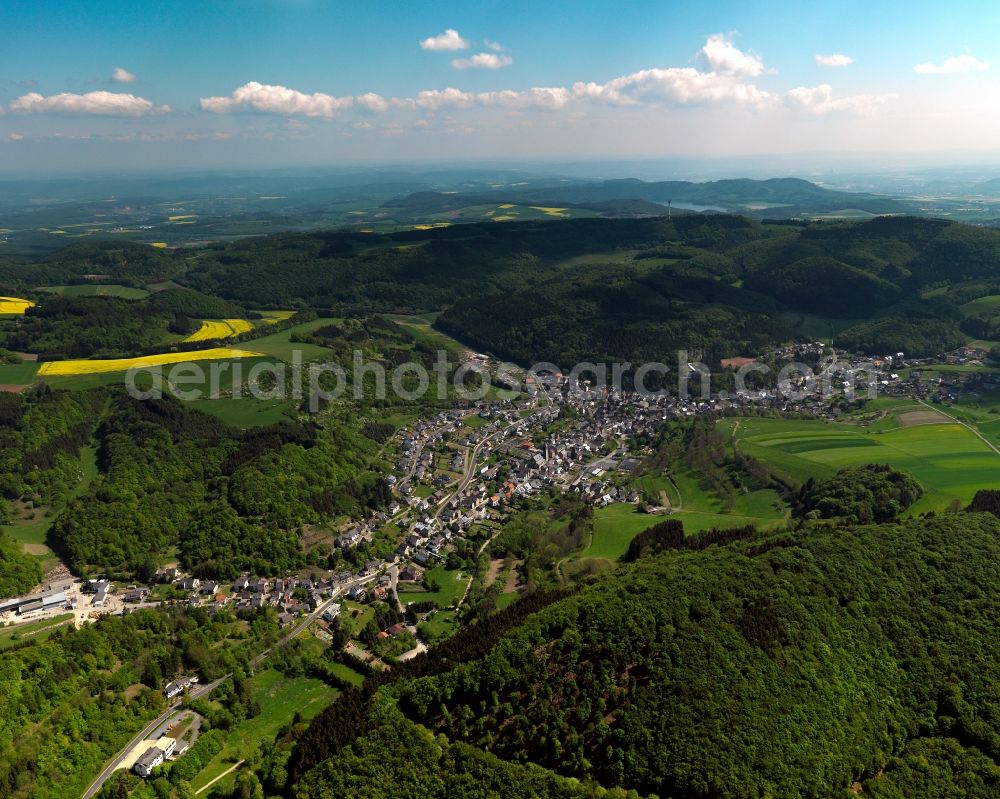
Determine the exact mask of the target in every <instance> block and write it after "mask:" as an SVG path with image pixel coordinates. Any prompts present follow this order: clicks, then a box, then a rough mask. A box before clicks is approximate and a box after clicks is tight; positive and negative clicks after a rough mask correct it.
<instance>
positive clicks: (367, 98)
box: [354, 92, 389, 114]
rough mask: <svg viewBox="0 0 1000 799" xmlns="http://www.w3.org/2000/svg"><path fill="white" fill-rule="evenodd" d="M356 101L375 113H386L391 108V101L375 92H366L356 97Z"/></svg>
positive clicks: (366, 109)
mask: <svg viewBox="0 0 1000 799" xmlns="http://www.w3.org/2000/svg"><path fill="white" fill-rule="evenodd" d="M354 102H355V104H356V105H358V106H360V107H361V108H363V109H364V110H365V111H371V112H372V113H375V114H381V113H384V112H385V111H387V110H388V109H389V101H388V100H386V99H385V98H384V97H383V96H382V95H381V94H375V92H367V93H366V94H362V95H360V96H358V97H355V98H354Z"/></svg>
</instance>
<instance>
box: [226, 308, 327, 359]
mask: <svg viewBox="0 0 1000 799" xmlns="http://www.w3.org/2000/svg"><path fill="white" fill-rule="evenodd" d="M335 321H337V320H335V319H313V320H312V321H311V322H303V323H302V324H300V325H294V326H292V327H289V328H287V329H285V330H279V331H278V332H277V333H272V334H271V335H269V336H262V337H261V338H255V339H253V340H252V341H248V342H246V344H245V346H246V348H247V349H251V350H254V351H255V352H263V353H264V354H265V355H272V356H274V357H276V358H281V360H283V361H287V362H289V363H290V362H291V360H292V353H293V352H296V351H297V352H299V353H300V354H301V357H302V362H303V363H306V362H308V361H314V360H316V359H317V358H328V357H329V356H330V350H328V349H327V348H326V347H320V346H318V345H316V344H303V343H301V342H293V341H292V340H291V337H292V335H293V334H296V333H297V334H298V335H300V336H301V335H305V334H307V333H312V332H313V331H314V330H318V329H319V328H321V327H325V326H326V325H329V324H331V323H332V322H335Z"/></svg>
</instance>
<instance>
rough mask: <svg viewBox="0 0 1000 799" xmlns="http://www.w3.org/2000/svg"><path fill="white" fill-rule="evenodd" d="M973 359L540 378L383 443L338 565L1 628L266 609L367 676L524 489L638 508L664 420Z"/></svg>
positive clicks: (167, 584)
mask: <svg viewBox="0 0 1000 799" xmlns="http://www.w3.org/2000/svg"><path fill="white" fill-rule="evenodd" d="M830 355H831V352H830V350H829V348H828V347H824V346H823V345H821V344H797V345H794V346H789V347H783V348H780V349H777V350H774V351H773V352H770V353H768V359H769V360H770V361H771V362H772V363H774V362H779V363H784V362H790V361H793V360H794V361H813V362H820V363H822V362H823V360H824V359H828V362H829V356H830ZM481 357H482V356H481ZM985 357H986V353H985V352H980V351H978V350H976V349H975V348H971V347H970V348H963V349H961V350H959V351H956V352H954V353H949V354H947V355H946V356H944V358H943V359H940V358H939V359H923V360H917V359H908V358H906V357H905V355H904V353H893V354H889V355H884V356H880V357H876V358H872V357H868V356H864V355H862V354H857V355H852V356H849V357H846V358H845V356H844V355H843V353H841V354H840V357H839V358H838V359H833V365H832V366H828V367H827V368H826V369H825V370H824V371H822V372H820V373H819V376H818V378H816V377H812V376H807V375H804V374H793V376H792V377H790V378H789V380H788V382H787V384H786V385H783V386H781V387H780V388H779V387H777V386H775V387H759V388H755V389H752V390H751V389H745V390H742V391H735V392H726V391H717V392H714V393H711V394H706V395H702V396H700V397H698V398H683V397H677V396H669V395H666V394H664V395H662V396H659V395H657V396H653V395H648V394H642V393H638V392H628V391H621V390H615V389H609V388H607V387H603V386H602V387H598V386H593V385H590V384H589V383H587V382H586V381H576V382H573V381H571V380H570V379H569V378H568V377H567V376H565V375H562V374H559V373H543V374H540V375H536V376H534V379H533V380H532V379H531V378H529V379H528V380H526V387H525V388H526V390H525V392H524V393H523V394H521V395H519V396H518V397H517V398H515V399H503V400H501V399H497V400H492V401H488V400H483V401H479V402H474V403H464V404H463V405H464V406H463V407H455V408H453V409H451V410H446V411H440V412H438V413H436V414H434V415H433V416H430V417H427V418H423V419H420V420H418V421H416V422H414V423H413V424H411V425H408V426H406V427H403V428H402V429H400V430H398V431H397V433H396V435H395V436H394V438H393V439H392V441H391V442H390V443H391V448H392V452H394V453H395V456H394V457H395V463H394V468H393V471H392V472H391V473H389V474H386V475H384V478H383V479H384V480H385V483H386V484H387V485H388V486H389V488H390V490H391V494H392V501H391V502H390V503H389V505H388V506H387V507H386V508H384V509H383V510H380V511H378V512H375V513H372V514H371V515H370V516H369V517H368V518H365V519H356V520H353V521H352V522H350V523H348V524H345V525H343V527H342V528H341V529H339V530H337V531H335V532H334V533H333V534H332V536H331V540H330V543H331V546H332V549H333V550H335V551H336V552H338V553H340V557H338V559H337V564H336V566H335V568H328V569H322V568H312V569H308V570H304V571H302V572H299V573H296V574H291V575H286V576H282V577H273V576H271V577H268V576H260V575H254V574H249V573H247V574H243V575H241V576H239V577H238V578H237V579H235V580H219V579H211V578H199V577H195V576H192V575H190V574H187V573H185V572H183V571H182V570H181V569H180V568H179V567H178V566H176V565H174V566H167V567H164V568H162V569H160V570H159V571H158V572H157V573H156V575H155V576H154V578H153V580H152V581H150V582H149V583H148V584H142V583H135V582H133V583H127V584H120V583H117V582H114V581H112V580H110V579H90V580H80V579H72V578H69V577H67V579H64V580H60V581H57V582H52V583H49V584H47V585H46V586H45V587H44V588H43V590H40V591H36V592H35V593H32V594H30V595H27V596H23V597H15V598H12V599H8V600H4V601H3V602H2V603H0V623H2V624H3V625H8V624H10V625H16V624H20V623H25V622H31V621H38V620H42V619H47V618H48V619H55V618H62V615H61V614H66V613H70V614H72V618H71V621H72V623H73V624H75V625H77V626H79V625H81V624H84V623H86V622H88V621H92V620H94V619H95V618H99V617H100V616H102V615H107V614H123V613H129V612H132V611H134V610H136V609H139V608H149V607H156V606H158V605H161V604H163V603H182V604H185V605H187V606H189V607H192V608H202V609H205V610H208V611H210V612H215V611H219V610H222V609H228V610H230V611H232V612H236V613H239V612H241V611H247V612H255V611H261V610H263V609H268V608H272V609H273V610H274V613H275V614H276V616H277V620H278V622H279V624H280V625H282V626H283V627H288V628H291V627H294V628H295V630H296V631H298V630H302V629H309V630H310V631H311V633H312V634H313V635H315V636H316V637H318V638H320V639H322V640H325V641H328V642H331V643H333V642H334V641H338V643H339V645H340V646H343V647H344V650H345V651H346V652H347V653H348V654H349V655H350V656H351V657H354V658H357V659H359V660H361V661H363V662H365V663H366V664H367V665H368V666H369V667H370V668H375V669H386V668H391V662H392V661H393V660H394V659H398V660H405V659H408V658H409V657H412V656H415V655H416V654H419V652H422V651H424V650H425V649H426V647H427V646H428V644H429V643H430V642H428V641H425V640H423V639H422V637H421V635H420V626H419V623H420V622H421V621H426V620H427V619H429V618H431V617H432V616H433V615H434V614H435V612H437V610H440V608H438V609H437V610H435V608H433V607H430V608H428V607H427V603H422V602H420V601H419V600H420V597H421V594H420V591H421V590H422V589H421V586H422V584H423V585H426V575H428V573H429V572H430V571H431V570H433V569H435V568H436V567H439V566H442V565H443V564H445V563H446V562H448V559H449V556H450V555H452V553H454V552H455V551H456V549H458V548H459V546H460V545H461V544H462V543H463V542H465V543H466V544H474V545H475V546H476V547H478V549H477V550H476V551H477V552H478V553H481V552H483V550H484V548H485V547H486V546H487V544H488V543H489V540H490V538H486V540H483V538H484V536H486V535H490V536H492V535H495V534H496V531H497V530H499V529H502V526H503V524H504V522H505V520H506V518H507V516H508V513H509V511H510V509H511V508H512V507H515V506H517V505H518V503H519V502H521V501H522V500H525V499H528V498H531V497H532V496H534V495H538V494H544V493H549V494H552V493H555V494H558V493H569V494H573V495H575V496H577V497H578V498H580V499H582V500H583V501H585V502H587V503H589V504H592V505H593V506H595V507H603V506H608V505H611V504H615V503H631V504H637V503H639V502H640V500H641V498H640V494H639V492H638V491H637V490H635V488H633V487H632V486H631V485H630V480H629V479H628V478H629V476H630V475H632V474H633V473H635V472H636V471H637V470H638V469H639V467H640V465H641V459H642V456H643V452H642V451H641V447H640V446H639V445H638V444H637V442H638V441H641V440H646V439H648V438H649V437H652V436H653V435H654V434H655V433H656V432H657V430H658V429H659V428H660V427H661V426H662V425H663V423H664V422H667V421H670V420H691V419H694V418H697V417H704V416H710V417H714V418H719V417H724V416H744V415H748V414H760V413H765V414H767V413H770V414H774V415H804V416H808V417H813V418H824V419H829V420H835V419H837V418H838V416H839V415H841V414H842V413H843V411H844V408H845V406H846V405H847V404H848V403H850V402H852V401H854V400H855V399H856V398H862V397H865V396H868V392H869V389H870V388H872V387H873V388H874V390H875V391H877V393H878V394H881V395H886V396H900V397H915V398H919V399H925V400H931V401H954V400H955V399H957V398H958V397H959V396H961V395H962V394H963V393H969V392H975V391H978V390H992V389H995V388H997V387H1000V377H998V375H997V374H996V373H994V372H989V371H978V370H973V371H970V372H962V371H952V372H948V371H944V372H941V373H935V372H933V366H934V365H935V364H940V363H941V362H942V360H943V362H944V364H946V365H951V366H955V365H958V366H961V365H971V366H976V365H980V366H981V365H983V362H984V359H985ZM725 365H726V366H727V367H729V368H731V369H736V368H741V367H749V366H754V365H756V363H755V362H754V361H752V360H751V359H732V360H731V361H730V363H728V364H725ZM928 373H930V374H931V375H932V376H927V375H928ZM689 377H690V380H689V383H690V385H691V387H692V394H700V392H699V391H698V389H699V382H698V381H699V379H700V377H701V375H700V374H699V372H698V370H697V368H696V367H695V366H694V365H691V375H690V376H689ZM668 512H669V511H668ZM387 541H388V542H389V543H390V544H391V546H388V547H387V546H386V542H387ZM376 545H378V546H376ZM373 549H381V551H383V552H384V553H385V554H384V556H381V557H365V558H358V557H352V553H355V552H357V551H364V552H371V551H372V550H373ZM467 549H468V547H466V550H467ZM456 577H457V578H460V579H462V580H463V581H465V582H464V590H463V591H460V592H458V593H457V594H456V596H455V599H454V600H453V602H452V605H451V606H450V608H449V610H450V611H456V612H457V611H458V610H460V608H461V606H462V604H463V603H464V602H465V600H466V596H467V594H468V590H469V588H470V587H471V584H472V581H473V574H471V573H468V570H466V572H464V573H463V572H461V571H459V572H458V574H457V575H456ZM372 603H385V604H386V605H388V606H389V607H391V608H392V609H393V611H395V614H394V616H393V617H392V618H393V619H399V620H398V621H391V623H387V624H386V625H385V628H384V629H380V630H379V631H378V635H377V636H376V638H375V640H374V642H371V641H370V642H368V643H366V642H365V641H362V640H359V638H358V636H357V635H356V634H355V635H353V636H351V637H348V640H347V641H346V642H345V641H344V640H343V637H341V638H339V639H338V638H337V637H336V633H337V631H338V629H340V628H341V626H342V622H343V620H344V619H345V618H348V617H349V616H350V617H358V616H359V615H360V610H359V609H360V608H361V607H362V606H364V605H370V604H372ZM414 608H416V610H414ZM342 614H344V615H343V616H342ZM354 632H355V633H357V630H354ZM392 639H398V640H399V642H400V643H401V644H402V646H401V647H396V648H395V649H393V650H392V655H391V656H386V655H385V654H384V652H379V651H375V649H376V647H375V646H373V645H372V644H373V643H374V644H378V645H381V644H382V643H383V642H385V641H387V640H388V641H391V640H392ZM383 649H385V648H383ZM385 651H389V650H388V649H385ZM201 690H205V688H204V687H202V688H198V676H197V675H186V676H183V677H179V678H176V679H174V680H172V681H170V682H169V683H167V684H166V685H165V686H164V688H163V691H164V695H165V697H166V699H167V700H168V701H172V702H179V701H181V700H183V699H184V698H185V696H186V695H187V693H188V692H189V691H201ZM168 732H169V731H168V730H163V731H161V734H160V735H158V736H157V737H156V738H155V739H154V738H149V739H147V740H144V741H143V742H142V743H141V745H137V747H136V748H135V750H134V751H133V752H132V753H131V755H130V756H129V757H127V758H125V759H123V760H122V762H121V763H120V764H119V767H123V768H131V769H133V770H134V771H135V772H136V773H137V774H139V775H141V776H149V775H150V774H151V773H152V772H153V769H155V768H156V767H157V766H159V765H161V764H162V763H163V762H164V761H166V760H168V759H172V758H176V757H179V756H180V755H181V754H183V752H184V750H185V749H186V748H187V746H189V745H190V742H191V740H190V739H191V736H190V735H189V736H188V740H187V741H181V740H178V739H177V738H176V737H173V736H172V735H169V734H167V733H168ZM194 735H195V736H196V735H197V730H196V729H195V731H194Z"/></svg>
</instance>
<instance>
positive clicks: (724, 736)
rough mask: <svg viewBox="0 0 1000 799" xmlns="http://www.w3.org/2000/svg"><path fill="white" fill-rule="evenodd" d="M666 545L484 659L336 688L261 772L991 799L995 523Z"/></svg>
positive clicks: (302, 791)
mask: <svg viewBox="0 0 1000 799" xmlns="http://www.w3.org/2000/svg"><path fill="white" fill-rule="evenodd" d="M748 536H749V540H748ZM672 540H673V539H672V537H671V535H670V531H668V530H666V529H665V532H664V536H663V545H662V546H657V547H655V548H654V549H653V550H650V551H647V552H645V553H644V554H641V555H640V554H639V553H637V555H638V559H637V560H636V562H635V563H633V564H629V565H627V566H623V567H621V568H620V569H619V570H618V571H616V572H614V573H612V574H609V575H605V576H602V577H600V578H597V579H595V580H594V581H592V582H591V583H590V584H588V585H585V586H583V587H582V588H580V589H579V590H578V591H577V592H576V593H574V594H573V595H572V596H569V597H567V598H564V599H561V600H559V601H557V602H555V603H554V604H548V606H547V607H541V608H540V609H538V610H537V611H536V612H534V613H532V614H531V615H530V616H528V617H526V618H525V619H524V620H523V621H522V622H519V623H518V624H517V625H516V626H514V627H513V628H511V629H510V630H509V631H508V632H507V633H506V634H504V635H503V636H502V637H501V638H500V639H499V641H498V642H497V643H496V644H495V645H492V646H491V647H490V648H489V650H488V652H487V653H485V654H484V655H482V656H476V657H474V658H472V659H468V658H463V657H456V658H453V659H452V660H451V661H450V665H446V664H445V663H444V662H443V661H442V660H441V658H440V657H439V658H438V659H437V661H433V662H432V663H430V664H428V668H426V669H425V671H424V672H423V673H424V674H425V675H426V676H416V675H414V676H409V675H405V674H404V675H402V677H401V678H399V679H396V680H394V681H389V682H386V683H385V684H384V685H383V686H382V687H381V688H378V689H377V690H375V691H374V692H373V693H372V692H370V698H369V699H368V700H367V702H365V703H363V704H361V705H358V703H357V700H353V704H350V703H348V704H344V703H338V705H335V706H334V708H331V711H330V714H326V713H325V714H321V716H320V717H318V718H317V719H316V720H315V721H314V722H313V726H312V727H311V728H310V730H309V731H308V733H307V734H306V735H305V736H304V737H303V738H302V742H301V743H300V744H299V747H302V746H305V745H306V743H305V742H306V741H308V742H309V743H308V747H309V748H308V751H307V752H300V751H298V748H297V749H296V752H295V753H294V754H293V758H292V762H291V763H290V764H289V766H290V771H289V770H288V768H287V767H285V766H281V767H280V768H278V767H277V764H278V763H283V762H284V760H283V756H282V757H279V758H278V760H277V761H272V762H271V764H270V765H269V766H267V767H266V768H265V771H268V769H270V771H269V772H268V773H267V774H265V775H264V776H265V781H267V780H270V781H271V784H272V785H274V787H278V786H277V785H275V781H277V782H279V783H280V782H281V780H282V779H285V778H286V775H288V774H290V775H291V776H290V777H288V779H289V780H290V782H289V784H285V785H283V786H281V788H280V790H281V792H282V793H283V794H284V795H297V796H308V797H328V796H335V795H336V796H341V797H345V799H350V797H369V796H376V795H379V793H378V786H383V787H384V786H386V785H391V784H393V781H397V782H398V784H401V785H414V784H418V783H419V780H420V779H422V778H425V779H428V780H430V782H429V783H428V784H430V785H432V786H434V788H433V790H432V792H431V793H430V794H428V795H449V796H452V795H454V796H473V795H482V794H481V793H475V792H474V788H472V787H471V786H472V785H473V784H474V781H473V780H472V779H471V778H470V776H469V774H470V771H471V772H472V773H479V772H480V771H481V772H484V773H485V774H486V775H487V776H486V777H485V778H484V779H485V780H486V783H487V784H489V785H497V782H498V781H499V780H500V779H503V777H502V775H504V774H506V775H507V776H506V780H507V781H508V786H507V787H499V786H498V787H496V788H494V789H493V790H495V793H491V794H490V795H497V796H529V795H531V796H535V795H550V792H551V791H552V790H554V788H553V787H549V786H553V785H556V783H553V782H551V780H554V779H555V777H554V775H555V774H563V775H567V776H569V775H572V776H574V777H578V778H580V779H581V780H583V782H582V783H581V784H580V785H579V786H575V787H574V789H573V790H576V791H583V793H579V794H574V793H572V792H571V790H570V789H569V788H562V789H561V790H565V791H567V793H565V794H561V795H583V796H591V795H600V794H599V793H598V792H596V791H597V789H596V788H594V787H586V786H588V785H592V784H593V783H596V784H597V785H600V786H604V787H605V788H610V787H615V786H617V787H619V788H624V789H630V790H635V791H637V792H638V793H639V794H642V795H654V794H655V795H657V796H660V797H667V796H685V797H719V798H722V797H760V796H803V797H830V796H845V797H846V796H849V795H851V794H850V793H849V789H850V788H851V786H852V784H854V786H855V788H854V789H855V792H858V791H863V792H864V794H865V795H873V796H880V797H900V799H902V797H913V796H932V795H933V796H949V797H960V796H962V797H992V796H996V792H997V790H998V787H1000V768H998V766H997V762H996V761H997V758H998V757H1000V718H998V717H997V713H996V709H997V707H1000V701H998V700H1000V696H998V694H997V686H998V685H1000V673H998V669H1000V666H998V664H997V663H996V662H995V659H992V658H989V657H984V656H983V653H985V652H993V651H995V650H996V649H997V647H998V645H1000V641H998V640H997V634H998V633H997V630H998V629H1000V600H998V598H997V597H1000V566H998V562H1000V561H998V559H997V558H996V557H995V555H996V553H997V552H1000V521H998V520H997V519H996V518H995V517H993V516H991V515H988V514H969V515H961V516H950V517H947V518H939V519H917V520H911V521H908V522H905V523H899V524H890V525H883V526H866V527H845V528H812V529H809V528H807V529H803V530H800V531H798V532H795V533H791V532H784V533H780V534H769V535H762V534H756V535H750V534H749V533H747V534H744V533H743V532H741V533H740V534H738V535H733V536H727V535H716V536H715V540H714V541H706V544H707V546H698V547H690V548H689V547H686V546H685V547H683V548H677V547H676V542H674V544H671V541H672ZM456 654H457V651H456ZM435 663H437V664H439V665H440V666H443V667H444V668H443V670H442V669H441V668H434V664H435ZM415 665H416V664H415ZM736 720H738V723H736ZM330 725H333V726H330ZM414 725H416V726H414ZM352 727H353V728H354V729H355V732H354V733H351V732H350V730H351V728H352ZM323 735H332V736H333V738H334V739H336V740H337V741H338V742H339V743H337V744H336V745H333V744H323V745H322V747H321V748H320V751H323V750H325V751H326V752H327V754H326V755H325V756H324V755H322V754H318V753H317V748H316V747H317V743H318V742H319V741H320V740H321V738H317V736H323ZM433 735H437V736H438V737H437V738H436V740H435V738H434V737H432V736H433ZM442 736H443V737H442ZM331 746H332V748H330V747H331ZM415 752H419V753H422V754H419V756H414V753H415ZM317 757H318V758H319V760H321V761H322V760H324V759H325V757H332V759H328V760H326V761H325V762H320V763H318V764H317V765H314V766H312V767H310V768H309V769H307V770H306V771H303V770H302V765H301V764H302V762H303V760H305V761H306V762H307V763H313V764H316V763H317ZM494 758H500V761H502V762H498V761H496V760H495V759H494ZM428 764H432V765H434V766H436V768H428ZM537 766H542V767H544V768H546V769H548V770H549V771H550V772H552V774H551V775H549V776H548V777H547V779H548V780H549V782H547V781H546V780H544V779H543V778H542V776H541V775H540V773H539V772H538V771H537V770H536V768H535V767H537ZM275 769H277V770H275ZM352 770H355V774H356V775H361V776H362V777H367V778H369V779H370V780H371V782H370V783H366V782H365V781H364V780H362V779H361V778H360V777H356V776H355V774H352ZM372 786H375V787H372ZM444 791H452V793H448V794H445V793H443V792H444Z"/></svg>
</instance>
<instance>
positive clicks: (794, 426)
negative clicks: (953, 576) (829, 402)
mask: <svg viewBox="0 0 1000 799" xmlns="http://www.w3.org/2000/svg"><path fill="white" fill-rule="evenodd" d="M730 424H731V423H730ZM737 436H738V439H739V446H740V448H741V449H742V451H743V452H745V453H746V454H747V455H751V456H753V457H755V458H758V459H759V460H761V461H763V462H765V463H767V464H768V465H769V466H770V467H771V468H772V469H774V470H776V471H777V472H779V473H782V474H783V475H784V476H786V477H787V478H789V479H790V480H792V481H794V482H799V483H801V482H804V481H805V480H807V479H808V478H810V477H813V478H816V479H823V478H826V477H830V476H831V475H833V474H834V473H835V472H836V471H838V470H839V469H843V468H845V467H847V466H857V465H861V464H866V463H887V464H889V465H891V466H893V467H894V468H897V469H900V470H901V471H905V472H908V473H909V474H911V475H913V477H914V478H915V479H916V480H917V481H918V482H919V483H920V485H921V486H922V487H923V489H924V496H923V497H922V498H921V499H920V500H919V501H918V502H917V503H915V504H914V505H913V507H912V508H910V510H909V513H910V514H915V513H921V512H923V511H929V510H935V511H942V510H946V509H947V508H948V507H949V506H950V505H952V504H953V503H954V502H956V501H957V502H959V503H961V504H963V505H964V504H966V503H967V502H968V501H969V500H971V499H972V497H973V495H974V494H975V493H976V491H978V490H979V489H982V488H996V487H997V485H998V483H1000V454H997V453H996V452H994V451H993V450H991V449H990V448H989V447H988V446H987V445H986V444H985V443H984V442H983V441H982V440H980V439H979V438H978V437H977V436H976V435H975V434H974V433H973V432H972V431H971V430H969V429H968V428H966V427H964V426H962V425H959V424H952V423H948V424H922V425H917V426H913V427H898V428H895V429H888V430H874V431H872V430H866V429H864V428H859V427H857V426H855V425H848V424H840V423H834V422H821V421H806V420H802V421H799V420H784V419H743V420H741V422H740V425H739V428H738V431H737Z"/></svg>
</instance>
